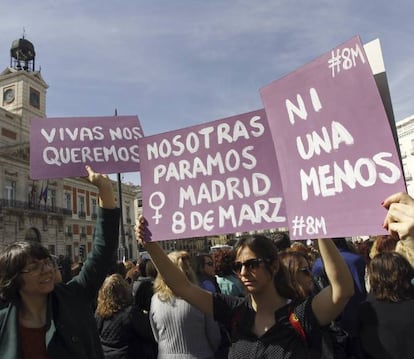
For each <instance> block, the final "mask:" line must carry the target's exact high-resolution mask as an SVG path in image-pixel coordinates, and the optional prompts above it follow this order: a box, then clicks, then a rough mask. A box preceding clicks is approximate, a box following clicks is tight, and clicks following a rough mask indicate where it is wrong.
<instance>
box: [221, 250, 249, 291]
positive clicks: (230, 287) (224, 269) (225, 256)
mask: <svg viewBox="0 0 414 359" xmlns="http://www.w3.org/2000/svg"><path fill="white" fill-rule="evenodd" d="M213 257H214V262H215V263H216V280H217V284H218V286H219V288H220V291H221V293H223V294H227V295H232V296H235V297H244V296H245V294H246V292H245V290H244V287H243V284H242V282H241V281H240V279H239V278H238V277H237V275H236V274H235V273H234V270H233V263H234V258H235V254H234V251H233V250H228V249H222V250H218V251H216V252H214V253H213Z"/></svg>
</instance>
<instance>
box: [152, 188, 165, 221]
mask: <svg viewBox="0 0 414 359" xmlns="http://www.w3.org/2000/svg"><path fill="white" fill-rule="evenodd" d="M155 196H158V198H159V202H160V203H159V204H158V205H156V204H154V202H153V201H154V197H155ZM164 204H165V196H164V193H162V192H154V193H153V194H152V195H151V196H150V198H149V206H150V207H151V208H152V209H153V210H154V211H155V215H154V216H152V219H155V224H158V222H159V220H160V219H161V218H162V214H160V212H159V210H160V209H161V208H162V207H164Z"/></svg>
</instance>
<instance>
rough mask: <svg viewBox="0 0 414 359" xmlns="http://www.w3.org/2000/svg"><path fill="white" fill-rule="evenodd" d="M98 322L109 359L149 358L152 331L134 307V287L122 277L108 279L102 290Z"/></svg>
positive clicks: (98, 306) (115, 276)
mask: <svg viewBox="0 0 414 359" xmlns="http://www.w3.org/2000/svg"><path fill="white" fill-rule="evenodd" d="M95 319H96V325H97V328H98V332H99V337H100V340H101V344H102V348H103V352H104V356H105V358H108V359H133V358H138V357H140V358H148V356H145V355H143V353H144V351H145V343H146V341H147V340H152V339H153V338H152V337H151V336H150V337H147V334H148V333H150V331H151V328H150V325H149V322H148V320H147V318H145V317H144V315H143V314H142V313H141V312H140V311H139V309H138V308H136V307H135V306H133V305H132V293H131V287H130V285H129V283H128V282H127V281H126V280H125V279H124V278H122V276H121V275H120V274H112V275H110V276H109V277H107V278H106V279H105V281H104V283H103V284H102V287H101V288H100V289H99V293H98V305H97V308H96V312H95ZM145 326H147V328H145Z"/></svg>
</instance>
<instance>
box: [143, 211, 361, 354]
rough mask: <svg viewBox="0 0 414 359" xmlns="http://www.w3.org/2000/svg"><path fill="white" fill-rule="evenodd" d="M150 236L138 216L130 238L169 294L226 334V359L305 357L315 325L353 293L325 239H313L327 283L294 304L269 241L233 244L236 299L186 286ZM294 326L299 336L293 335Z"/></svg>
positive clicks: (243, 240) (332, 247)
mask: <svg viewBox="0 0 414 359" xmlns="http://www.w3.org/2000/svg"><path fill="white" fill-rule="evenodd" d="M150 232H151V230H150V228H148V224H147V222H146V221H145V218H143V217H142V216H141V217H140V218H138V220H137V225H136V237H137V239H138V240H139V241H140V243H141V244H142V245H144V247H145V249H146V250H147V251H148V252H149V254H150V255H151V258H152V260H153V262H154V264H155V265H156V267H157V270H158V273H159V274H160V275H162V277H163V280H164V281H165V283H166V285H168V287H169V288H170V289H171V291H172V292H173V293H174V295H175V296H176V297H179V298H182V299H184V300H185V301H187V302H188V303H190V304H191V305H193V306H195V307H196V308H198V309H199V310H200V311H201V312H203V313H205V314H206V315H207V316H209V317H213V318H214V319H215V320H216V321H218V322H220V323H222V324H223V325H224V326H225V327H226V328H227V330H228V331H229V333H230V334H231V343H232V344H231V347H230V350H229V355H228V357H229V358H246V359H249V358H251V359H253V358H275V359H279V358H307V357H308V353H309V348H308V345H309V344H310V342H311V341H313V340H312V338H315V337H317V336H318V332H319V330H320V326H325V325H327V324H329V323H330V322H331V321H332V320H333V319H334V318H336V317H337V316H338V315H339V313H341V312H342V310H343V308H344V306H345V304H346V303H347V301H348V299H349V298H350V297H351V296H352V295H353V293H354V288H353V281H352V276H351V274H350V272H349V269H348V267H347V266H346V264H345V262H344V260H343V258H342V257H341V255H340V253H339V252H338V250H337V248H336V246H335V245H334V244H333V242H332V241H331V240H330V239H324V240H320V241H319V251H320V253H321V256H322V258H323V260H324V263H325V270H326V273H327V276H328V278H329V281H330V285H329V286H328V287H326V288H325V289H323V290H322V291H321V292H319V293H318V294H317V295H315V296H313V297H309V298H307V299H306V300H304V301H302V302H301V303H299V304H298V303H292V302H291V301H290V300H289V298H292V296H293V292H292V290H291V288H290V287H289V286H288V285H287V282H286V273H285V270H284V269H283V267H282V266H281V263H280V259H279V257H278V250H277V248H276V246H275V245H274V243H273V242H272V240H271V239H269V238H266V237H264V236H261V235H252V236H247V237H244V238H241V239H240V240H239V241H238V242H237V244H236V246H235V251H236V260H235V263H234V269H235V271H236V273H237V274H238V276H239V278H240V280H241V281H242V283H243V284H244V286H245V288H246V291H247V293H248V295H247V296H246V297H245V298H240V297H232V296H227V295H224V294H222V293H212V292H209V291H206V290H204V289H202V288H200V287H199V286H198V285H195V284H194V283H192V282H191V281H190V280H189V279H188V278H187V276H186V275H185V274H184V273H183V272H182V271H181V270H179V269H178V268H177V267H176V266H175V265H174V263H173V262H172V261H171V259H170V258H169V257H167V255H166V254H165V253H164V251H163V249H162V248H161V247H160V246H159V244H158V243H157V242H150V241H148V240H149V239H150ZM291 318H292V321H291V320H290V319H291ZM297 322H300V324H301V328H302V330H300V332H301V333H302V334H303V336H301V335H299V334H298V332H299V330H298V325H297ZM292 323H295V327H294V326H293V324H292ZM295 328H296V329H295ZM315 341H316V340H315Z"/></svg>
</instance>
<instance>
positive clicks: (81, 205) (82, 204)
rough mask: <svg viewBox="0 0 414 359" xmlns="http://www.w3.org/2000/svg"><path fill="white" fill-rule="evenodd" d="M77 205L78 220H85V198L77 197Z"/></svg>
mask: <svg viewBox="0 0 414 359" xmlns="http://www.w3.org/2000/svg"><path fill="white" fill-rule="evenodd" d="M78 204H79V207H78V208H79V211H78V216H79V218H85V217H86V212H85V197H84V196H78Z"/></svg>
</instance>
